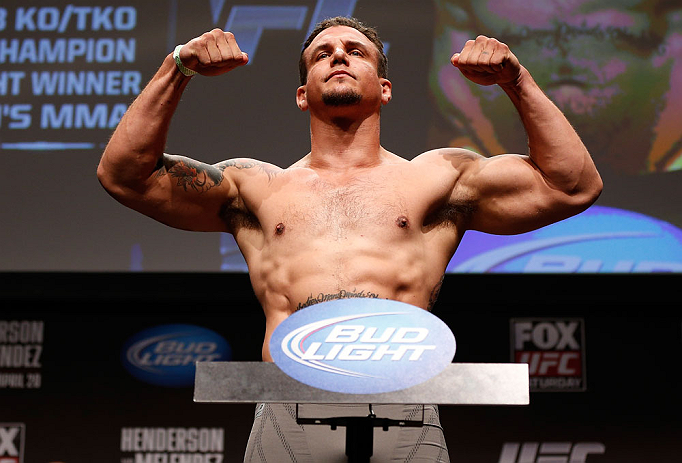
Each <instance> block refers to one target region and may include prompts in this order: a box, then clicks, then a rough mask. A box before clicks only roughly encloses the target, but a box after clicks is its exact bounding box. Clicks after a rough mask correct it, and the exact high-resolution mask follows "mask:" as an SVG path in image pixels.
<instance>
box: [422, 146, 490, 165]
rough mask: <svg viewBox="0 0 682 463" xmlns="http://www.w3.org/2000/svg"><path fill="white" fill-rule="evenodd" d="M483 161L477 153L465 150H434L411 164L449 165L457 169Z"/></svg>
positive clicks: (425, 153) (423, 154)
mask: <svg viewBox="0 0 682 463" xmlns="http://www.w3.org/2000/svg"><path fill="white" fill-rule="evenodd" d="M481 159H484V158H483V156H481V155H480V154H478V153H475V152H473V151H471V150H468V149H465V148H436V149H433V150H429V151H426V152H424V153H422V154H420V155H419V156H417V157H415V158H414V159H412V161H410V162H412V163H413V164H425V165H426V164H430V165H449V166H451V167H455V168H457V169H459V168H462V167H465V166H467V165H469V164H471V163H474V162H477V161H479V160H481Z"/></svg>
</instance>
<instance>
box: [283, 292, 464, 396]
mask: <svg viewBox="0 0 682 463" xmlns="http://www.w3.org/2000/svg"><path fill="white" fill-rule="evenodd" d="M270 353H271V354H272V357H273V359H274V361H275V363H276V364H277V366H279V367H280V368H281V369H282V370H283V371H284V372H285V373H287V374H288V375H289V376H291V377H293V378H294V379H297V380H298V381H301V382H302V383H305V384H308V385H310V386H314V387H317V388H320V389H325V390H329V391H335V392H345V393H351V394H374V393H381V392H391V391H397V390H401V389H406V388H408V387H411V386H414V385H416V384H419V383H422V382H424V381H426V380H428V379H430V378H432V377H434V376H436V375H437V374H438V373H440V372H441V371H443V370H444V369H445V367H446V366H447V365H448V364H449V363H450V362H452V359H453V357H454V355H455V337H454V335H453V334H452V332H451V331H450V329H449V328H448V327H447V325H446V324H445V323H443V322H442V321H441V320H440V319H439V318H438V317H436V316H434V315H432V314H431V313H429V312H427V311H426V310H423V309H420V308H418V307H414V306H412V305H409V304H405V303H402V302H396V301H390V300H385V299H345V300H335V301H329V302H324V303H321V304H316V305H314V306H311V307H308V308H306V309H303V310H300V311H298V312H296V313H294V314H293V315H291V316H290V317H289V318H287V319H286V320H284V321H283V322H282V323H281V324H280V325H279V326H278V327H277V329H276V330H275V332H274V334H273V336H272V338H271V340H270Z"/></svg>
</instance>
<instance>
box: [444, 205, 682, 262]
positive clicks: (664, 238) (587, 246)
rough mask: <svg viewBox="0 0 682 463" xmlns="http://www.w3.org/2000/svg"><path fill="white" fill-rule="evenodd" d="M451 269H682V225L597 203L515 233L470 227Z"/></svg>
mask: <svg viewBox="0 0 682 463" xmlns="http://www.w3.org/2000/svg"><path fill="white" fill-rule="evenodd" d="M447 271H448V272H452V273H484V272H492V273H660V272H682V230H680V229H679V228H677V227H675V226H673V225H671V224H669V223H667V222H664V221H662V220H657V219H654V218H652V217H648V216H646V215H644V214H638V213H635V212H630V211H626V210H622V209H616V208H611V207H601V206H593V207H591V208H590V209H588V210H587V211H585V212H583V213H582V214H579V215H577V216H575V217H571V218H570V219H566V220H563V221H561V222H558V223H555V224H553V225H549V226H547V227H544V228H541V229H539V230H535V231H532V232H529V233H524V234H521V235H515V236H498V235H488V234H485V233H480V232H476V231H468V232H467V233H466V234H465V236H464V239H463V240H462V243H461V244H460V246H459V249H458V251H457V253H456V254H455V256H454V258H453V259H452V260H451V261H450V264H449V265H448V269H447Z"/></svg>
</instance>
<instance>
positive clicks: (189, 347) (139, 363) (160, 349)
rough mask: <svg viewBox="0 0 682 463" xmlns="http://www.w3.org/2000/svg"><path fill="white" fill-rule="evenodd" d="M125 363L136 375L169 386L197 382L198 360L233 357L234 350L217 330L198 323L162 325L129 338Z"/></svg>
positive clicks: (228, 358)
mask: <svg viewBox="0 0 682 463" xmlns="http://www.w3.org/2000/svg"><path fill="white" fill-rule="evenodd" d="M121 357H122V361H123V365H124V366H125V368H126V369H127V370H128V372H130V374H132V375H133V376H134V377H135V378H137V379H139V380H141V381H144V382H146V383H150V384H155V385H157V386H167V387H188V386H192V385H193V384H194V373H195V367H194V363H195V362H213V361H219V360H223V361H226V360H230V359H231V357H232V350H231V348H230V345H229V344H228V343H227V341H226V340H225V339H224V338H223V337H222V336H220V335H219V334H218V333H216V332H215V331H212V330H209V329H208V328H204V327H201V326H195V325H179V324H178V325H160V326H155V327H153V328H149V329H146V330H144V331H141V332H139V333H137V334H136V335H134V336H133V337H131V338H130V339H128V341H127V342H126V343H125V345H124V347H123V351H122V353H121Z"/></svg>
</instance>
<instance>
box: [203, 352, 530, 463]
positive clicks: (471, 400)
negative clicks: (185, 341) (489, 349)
mask: <svg viewBox="0 0 682 463" xmlns="http://www.w3.org/2000/svg"><path fill="white" fill-rule="evenodd" d="M194 401H195V402H200V403H257V402H266V403H287V402H289V403H296V404H305V403H331V404H333V403H338V404H370V405H369V414H368V415H367V416H366V417H339V418H299V417H298V407H297V422H298V424H308V425H328V426H331V427H332V429H336V427H338V426H343V427H346V455H347V456H348V461H349V462H351V463H361V462H369V458H370V456H371V455H372V445H373V429H374V428H375V427H381V428H384V429H387V428H388V427H389V426H421V425H422V424H423V420H422V421H421V422H420V421H407V420H389V419H386V418H380V417H377V416H376V415H374V413H373V411H372V407H371V404H377V405H378V404H431V403H433V404H441V405H528V404H529V402H530V396H529V382H528V364H525V363H520V364H516V363H499V364H490V363H452V364H449V365H448V366H447V367H446V368H445V370H443V371H442V372H441V373H440V374H438V375H436V376H434V377H433V378H431V379H429V380H427V381H425V382H423V383H421V384H417V385H415V386H412V387H410V388H407V389H403V390H399V391H393V392H383V393H378V394H347V393H339V392H332V391H326V390H323V389H318V388H315V387H312V386H308V385H307V384H304V383H301V382H299V381H297V380H295V379H294V378H292V377H290V376H288V375H287V374H286V373H284V372H283V371H282V370H280V369H279V367H277V365H275V364H274V363H267V362H198V363H197V364H196V376H195V383H194Z"/></svg>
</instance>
